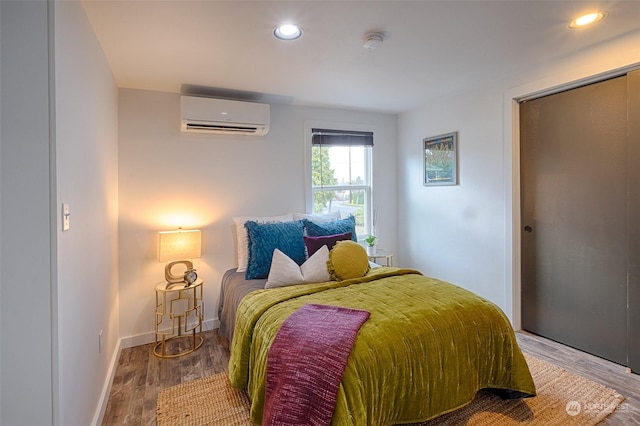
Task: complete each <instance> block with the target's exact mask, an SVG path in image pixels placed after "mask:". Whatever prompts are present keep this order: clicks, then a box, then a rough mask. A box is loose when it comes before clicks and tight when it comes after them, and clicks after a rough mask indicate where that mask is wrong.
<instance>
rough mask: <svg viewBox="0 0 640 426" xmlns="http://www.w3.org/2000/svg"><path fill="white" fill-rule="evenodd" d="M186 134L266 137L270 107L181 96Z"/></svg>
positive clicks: (182, 128) (182, 122)
mask: <svg viewBox="0 0 640 426" xmlns="http://www.w3.org/2000/svg"><path fill="white" fill-rule="evenodd" d="M180 106H181V113H182V121H181V125H180V130H182V131H183V132H195V133H209V134H224V135H229V134H235V135H257V136H264V135H266V134H267V132H268V131H269V104H260V103H254V102H243V101H231V100H227V99H214V98H200V97H196V96H182V97H181V99H180Z"/></svg>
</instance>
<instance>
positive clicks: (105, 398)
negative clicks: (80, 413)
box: [91, 339, 122, 426]
mask: <svg viewBox="0 0 640 426" xmlns="http://www.w3.org/2000/svg"><path fill="white" fill-rule="evenodd" d="M121 352H122V339H118V342H117V343H116V349H115V350H114V351H113V355H112V356H111V362H110V363H109V370H108V371H107V377H105V381H104V385H103V386H102V393H101V394H100V403H99V404H98V407H97V408H96V412H95V414H94V416H93V422H92V423H91V424H92V425H93V426H100V425H101V424H102V420H103V419H104V413H105V411H106V410H107V403H108V402H109V394H110V393H111V384H112V383H113V378H114V377H115V375H116V368H117V367H118V361H119V360H120V353H121Z"/></svg>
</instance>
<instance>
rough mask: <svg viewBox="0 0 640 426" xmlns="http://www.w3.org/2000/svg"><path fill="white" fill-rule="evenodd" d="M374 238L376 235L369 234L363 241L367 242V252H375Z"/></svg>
mask: <svg viewBox="0 0 640 426" xmlns="http://www.w3.org/2000/svg"><path fill="white" fill-rule="evenodd" d="M376 240H377V237H376V236H375V235H369V236H368V237H367V238H365V239H364V241H365V242H366V243H367V245H368V247H367V252H368V254H375V252H376Z"/></svg>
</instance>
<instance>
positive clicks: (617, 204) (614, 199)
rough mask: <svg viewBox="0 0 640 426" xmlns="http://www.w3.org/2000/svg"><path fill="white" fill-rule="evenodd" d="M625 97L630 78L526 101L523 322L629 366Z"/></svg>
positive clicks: (635, 167)
mask: <svg viewBox="0 0 640 426" xmlns="http://www.w3.org/2000/svg"><path fill="white" fill-rule="evenodd" d="M627 103H628V102H627V77H626V76H623V77H618V78H614V79H611V80H607V81H604V82H600V83H597V84H592V85H589V86H585V87H581V88H578V89H573V90H570V91H566V92H562V93H558V94H554V95H550V96H546V97H544V98H540V99H535V100H532V101H528V102H526V103H523V104H521V105H520V143H521V149H520V151H521V154H520V155H521V157H520V165H521V214H522V217H521V219H522V230H521V237H522V327H523V328H524V329H525V330H529V331H532V332H534V333H536V334H539V335H542V336H545V337H548V338H550V339H553V340H556V341H559V342H562V343H565V344H567V345H569V346H572V347H575V348H578V349H581V350H584V351H586V352H589V353H593V354H595V355H598V356H601V357H603V358H606V359H609V360H611V361H614V362H617V363H620V364H623V365H628V364H627V361H628V359H627V355H628V350H629V348H628V342H629V339H628V332H629V329H628V327H627V323H628V320H629V318H628V310H627V301H628V293H627V292H628V280H627V278H628V266H629V265H628V253H629V240H628V236H629V227H628V219H629V211H628V207H629V203H628V189H629V185H630V183H631V180H630V176H631V175H630V174H629V173H628V172H629V171H632V172H633V173H634V175H635V174H637V173H638V172H640V163H637V162H636V163H635V164H629V163H630V160H631V156H630V154H631V152H630V149H629V147H628V140H627V139H628V137H627V136H628V135H627V131H628V126H627V122H628V121H627ZM634 149H635V150H636V151H637V149H638V148H637V146H636V147H635V148H634ZM635 154H636V155H637V152H636V153H635ZM636 179H637V177H636ZM636 192H637V191H636ZM636 195H637V194H636ZM635 208H636V209H638V205H637V202H636V204H635ZM638 217H639V216H638V215H637V211H636V216H635V218H636V220H637V218H638ZM635 231H636V241H637V236H638V234H637V232H638V229H637V227H636V229H635ZM636 244H637V243H636ZM635 248H636V252H637V249H638V247H637V246H636V247H635ZM638 272H639V271H638V270H636V271H635V274H636V275H637V274H638ZM635 297H636V302H637V297H638V295H637V294H636V295H635ZM637 319H638V318H637V314H636V317H635V320H636V321H637ZM636 332H637V328H636ZM634 344H637V341H636V342H634Z"/></svg>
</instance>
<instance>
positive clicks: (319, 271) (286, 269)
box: [264, 246, 331, 288]
mask: <svg viewBox="0 0 640 426" xmlns="http://www.w3.org/2000/svg"><path fill="white" fill-rule="evenodd" d="M328 260H329V249H328V248H327V246H322V247H320V248H319V249H318V251H317V252H315V253H314V254H313V255H312V256H311V257H310V258H309V259H307V261H306V262H304V263H303V264H302V266H298V264H297V263H296V262H294V261H293V259H291V258H290V257H289V256H287V255H286V254H284V253H283V252H281V251H280V250H278V249H275V250H274V251H273V258H272V259H271V270H270V271H269V277H268V278H267V283H266V284H265V285H264V288H275V287H285V286H289V285H296V284H304V283H323V282H326V281H331V276H330V275H329V269H328V268H327V261H328Z"/></svg>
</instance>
